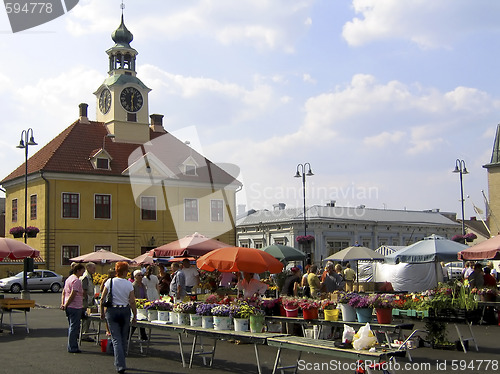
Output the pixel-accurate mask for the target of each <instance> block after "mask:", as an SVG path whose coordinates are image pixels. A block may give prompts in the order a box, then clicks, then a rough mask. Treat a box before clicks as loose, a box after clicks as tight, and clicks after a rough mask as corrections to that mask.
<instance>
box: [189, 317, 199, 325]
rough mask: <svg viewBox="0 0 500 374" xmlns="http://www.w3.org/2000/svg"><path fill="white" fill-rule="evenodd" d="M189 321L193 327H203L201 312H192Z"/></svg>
mask: <svg viewBox="0 0 500 374" xmlns="http://www.w3.org/2000/svg"><path fill="white" fill-rule="evenodd" d="M189 323H190V324H191V326H192V327H201V316H200V315H199V314H190V315H189Z"/></svg>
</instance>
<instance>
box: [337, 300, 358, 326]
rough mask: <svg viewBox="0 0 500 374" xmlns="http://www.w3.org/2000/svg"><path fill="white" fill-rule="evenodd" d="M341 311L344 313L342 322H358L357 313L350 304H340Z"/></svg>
mask: <svg viewBox="0 0 500 374" xmlns="http://www.w3.org/2000/svg"><path fill="white" fill-rule="evenodd" d="M340 311H341V312H342V321H345V322H354V321H356V311H355V310H354V308H353V307H352V306H350V305H349V304H340Z"/></svg>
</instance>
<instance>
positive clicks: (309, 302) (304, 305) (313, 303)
mask: <svg viewBox="0 0 500 374" xmlns="http://www.w3.org/2000/svg"><path fill="white" fill-rule="evenodd" d="M299 307H300V309H302V310H311V309H318V308H319V307H320V302H319V301H317V300H313V299H301V300H299Z"/></svg>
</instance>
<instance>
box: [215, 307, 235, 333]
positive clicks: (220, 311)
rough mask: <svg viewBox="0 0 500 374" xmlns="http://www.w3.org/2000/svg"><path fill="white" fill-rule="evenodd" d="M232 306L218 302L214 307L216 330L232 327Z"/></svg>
mask: <svg viewBox="0 0 500 374" xmlns="http://www.w3.org/2000/svg"><path fill="white" fill-rule="evenodd" d="M230 313H231V307H230V306H229V305H226V304H218V305H216V306H214V307H213V308H212V315H213V316H214V330H230V329H231V317H230V316H229V314H230Z"/></svg>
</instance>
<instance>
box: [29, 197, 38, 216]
mask: <svg viewBox="0 0 500 374" xmlns="http://www.w3.org/2000/svg"><path fill="white" fill-rule="evenodd" d="M36 203H37V195H31V196H30V219H36V213H37V207H36Z"/></svg>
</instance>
